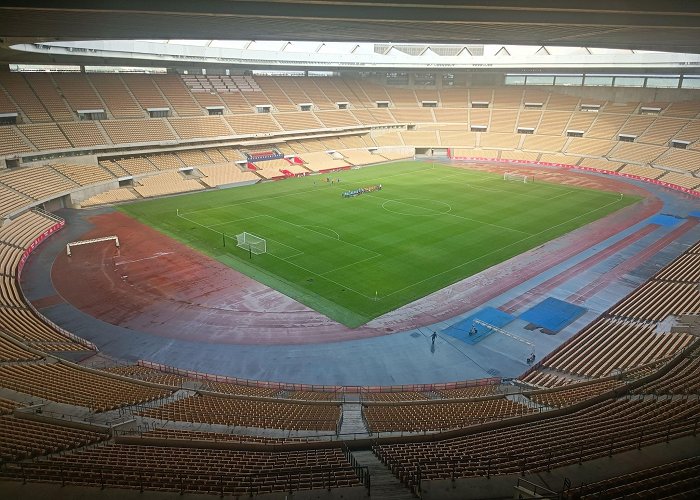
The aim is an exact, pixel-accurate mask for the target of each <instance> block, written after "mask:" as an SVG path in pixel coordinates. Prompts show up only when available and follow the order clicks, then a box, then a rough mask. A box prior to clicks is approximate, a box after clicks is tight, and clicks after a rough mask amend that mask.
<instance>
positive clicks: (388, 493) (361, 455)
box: [352, 450, 417, 500]
mask: <svg viewBox="0 0 700 500" xmlns="http://www.w3.org/2000/svg"><path fill="white" fill-rule="evenodd" d="M352 456H353V457H355V460H357V464H358V465H361V466H363V467H367V469H368V470H369V476H370V498H378V499H382V500H384V499H386V500H414V499H415V498H417V497H416V496H415V495H414V494H413V493H411V491H410V490H409V489H408V488H407V487H406V486H404V485H403V484H402V483H401V482H400V481H399V480H398V479H397V478H396V476H394V475H393V474H392V473H391V471H390V470H389V469H388V468H387V467H386V466H385V465H384V464H383V463H381V462H380V461H379V459H378V458H377V456H376V455H375V454H374V453H372V451H370V450H367V451H353V452H352Z"/></svg>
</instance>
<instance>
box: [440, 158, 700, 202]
mask: <svg viewBox="0 0 700 500" xmlns="http://www.w3.org/2000/svg"><path fill="white" fill-rule="evenodd" d="M454 159H455V160H466V161H488V162H493V163H519V164H521V165H522V164H525V165H543V166H545V167H559V168H567V169H575V170H585V171H587V172H598V173H601V174H605V175H617V176H618V177H627V178H629V179H635V180H638V181H642V182H649V183H651V184H656V185H657V186H663V187H665V188H668V189H673V190H675V191H681V192H683V193H685V194H689V195H691V196H697V197H700V191H695V190H693V189H689V188H686V187H683V186H679V185H677V184H671V183H670V182H664V181H660V180H657V179H649V178H647V177H641V176H639V175H633V174H626V173H624V172H615V171H613V170H605V169H602V168H594V167H579V166H576V165H568V164H566V163H550V162H546V161H530V160H507V159H505V160H496V159H494V158H481V157H477V156H466V157H462V156H459V157H458V156H455V157H454Z"/></svg>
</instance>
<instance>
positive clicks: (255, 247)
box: [236, 232, 267, 255]
mask: <svg viewBox="0 0 700 500" xmlns="http://www.w3.org/2000/svg"><path fill="white" fill-rule="evenodd" d="M236 246H238V247H241V248H243V249H244V250H248V251H249V252H250V253H254V254H255V255H260V254H262V253H265V252H267V241H266V240H265V238H261V237H260V236H256V235H254V234H252V233H246V232H243V233H239V234H237V235H236Z"/></svg>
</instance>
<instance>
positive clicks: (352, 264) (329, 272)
mask: <svg viewBox="0 0 700 500" xmlns="http://www.w3.org/2000/svg"><path fill="white" fill-rule="evenodd" d="M380 256H382V254H380V253H378V254H377V255H372V256H371V257H367V258H366V259H362V260H358V261H356V262H351V263H350V264H347V265H345V266H340V267H336V268H335V269H331V270H330V271H326V272H325V273H321V276H323V277H325V276H326V274H331V273H334V272H336V271H340V270H341V269H345V268H346V267H350V266H354V265H356V264H359V263H361V262H367V261H368V260H372V259H376V258H377V257H380Z"/></svg>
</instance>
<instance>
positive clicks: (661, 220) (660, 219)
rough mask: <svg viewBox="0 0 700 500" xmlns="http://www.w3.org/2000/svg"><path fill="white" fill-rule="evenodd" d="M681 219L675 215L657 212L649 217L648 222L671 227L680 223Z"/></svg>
mask: <svg viewBox="0 0 700 500" xmlns="http://www.w3.org/2000/svg"><path fill="white" fill-rule="evenodd" d="M683 220H685V219H683V218H681V217H675V216H673V215H666V214H658V215H655V216H653V217H652V218H651V219H649V223H650V224H658V225H659V226H665V227H673V226H675V225H677V224H680V223H681V222H682V221H683Z"/></svg>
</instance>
